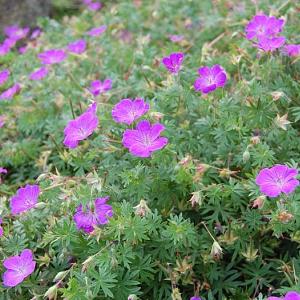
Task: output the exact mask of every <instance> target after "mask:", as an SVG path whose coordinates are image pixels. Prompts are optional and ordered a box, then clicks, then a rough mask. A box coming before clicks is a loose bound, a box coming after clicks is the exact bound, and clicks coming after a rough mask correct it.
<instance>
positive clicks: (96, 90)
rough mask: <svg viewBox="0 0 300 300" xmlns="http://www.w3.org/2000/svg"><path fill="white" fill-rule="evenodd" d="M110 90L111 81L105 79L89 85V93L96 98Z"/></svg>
mask: <svg viewBox="0 0 300 300" xmlns="http://www.w3.org/2000/svg"><path fill="white" fill-rule="evenodd" d="M111 88H112V80H111V79H105V80H104V81H100V80H95V81H93V82H92V83H91V86H90V92H91V93H92V94H93V95H94V96H98V95H99V94H102V93H105V92H107V91H109V90H111Z"/></svg>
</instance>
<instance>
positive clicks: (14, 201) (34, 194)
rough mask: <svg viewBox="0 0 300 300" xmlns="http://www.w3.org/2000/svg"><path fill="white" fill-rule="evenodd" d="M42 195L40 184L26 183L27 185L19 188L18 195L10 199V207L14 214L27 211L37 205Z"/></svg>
mask: <svg viewBox="0 0 300 300" xmlns="http://www.w3.org/2000/svg"><path fill="white" fill-rule="evenodd" d="M39 195H40V188H39V186H38V185H36V184H34V185H29V184H26V186H25V187H22V188H19V189H18V191H17V193H16V195H15V196H13V197H12V198H11V199H10V208H11V213H12V214H13V215H18V214H20V213H23V212H26V211H28V210H30V209H32V208H34V207H35V205H36V204H37V201H38V198H39Z"/></svg>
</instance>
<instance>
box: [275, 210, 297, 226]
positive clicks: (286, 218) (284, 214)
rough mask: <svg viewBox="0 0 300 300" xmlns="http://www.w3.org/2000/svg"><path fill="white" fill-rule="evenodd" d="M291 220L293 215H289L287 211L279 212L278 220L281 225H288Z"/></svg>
mask: <svg viewBox="0 0 300 300" xmlns="http://www.w3.org/2000/svg"><path fill="white" fill-rule="evenodd" d="M293 218H294V215H292V214H291V213H289V212H287V211H281V212H280V213H279V215H278V220H279V221H280V222H281V223H288V222H289V221H290V220H292V219H293Z"/></svg>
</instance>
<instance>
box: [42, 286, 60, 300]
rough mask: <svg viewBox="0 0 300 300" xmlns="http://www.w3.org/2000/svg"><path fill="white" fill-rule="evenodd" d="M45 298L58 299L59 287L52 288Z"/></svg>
mask: <svg viewBox="0 0 300 300" xmlns="http://www.w3.org/2000/svg"><path fill="white" fill-rule="evenodd" d="M44 297H45V298H47V299H49V300H51V299H56V298H57V285H56V284H55V285H53V286H51V287H50V288H49V289H48V290H47V292H46V293H45V295H44Z"/></svg>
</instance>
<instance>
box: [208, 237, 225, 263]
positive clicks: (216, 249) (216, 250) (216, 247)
mask: <svg viewBox="0 0 300 300" xmlns="http://www.w3.org/2000/svg"><path fill="white" fill-rule="evenodd" d="M222 254H223V250H222V248H221V246H220V244H219V243H218V242H217V241H214V243H213V244H212V247H211V251H210V255H211V257H212V258H213V259H215V260H219V259H220V258H221V257H222Z"/></svg>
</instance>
